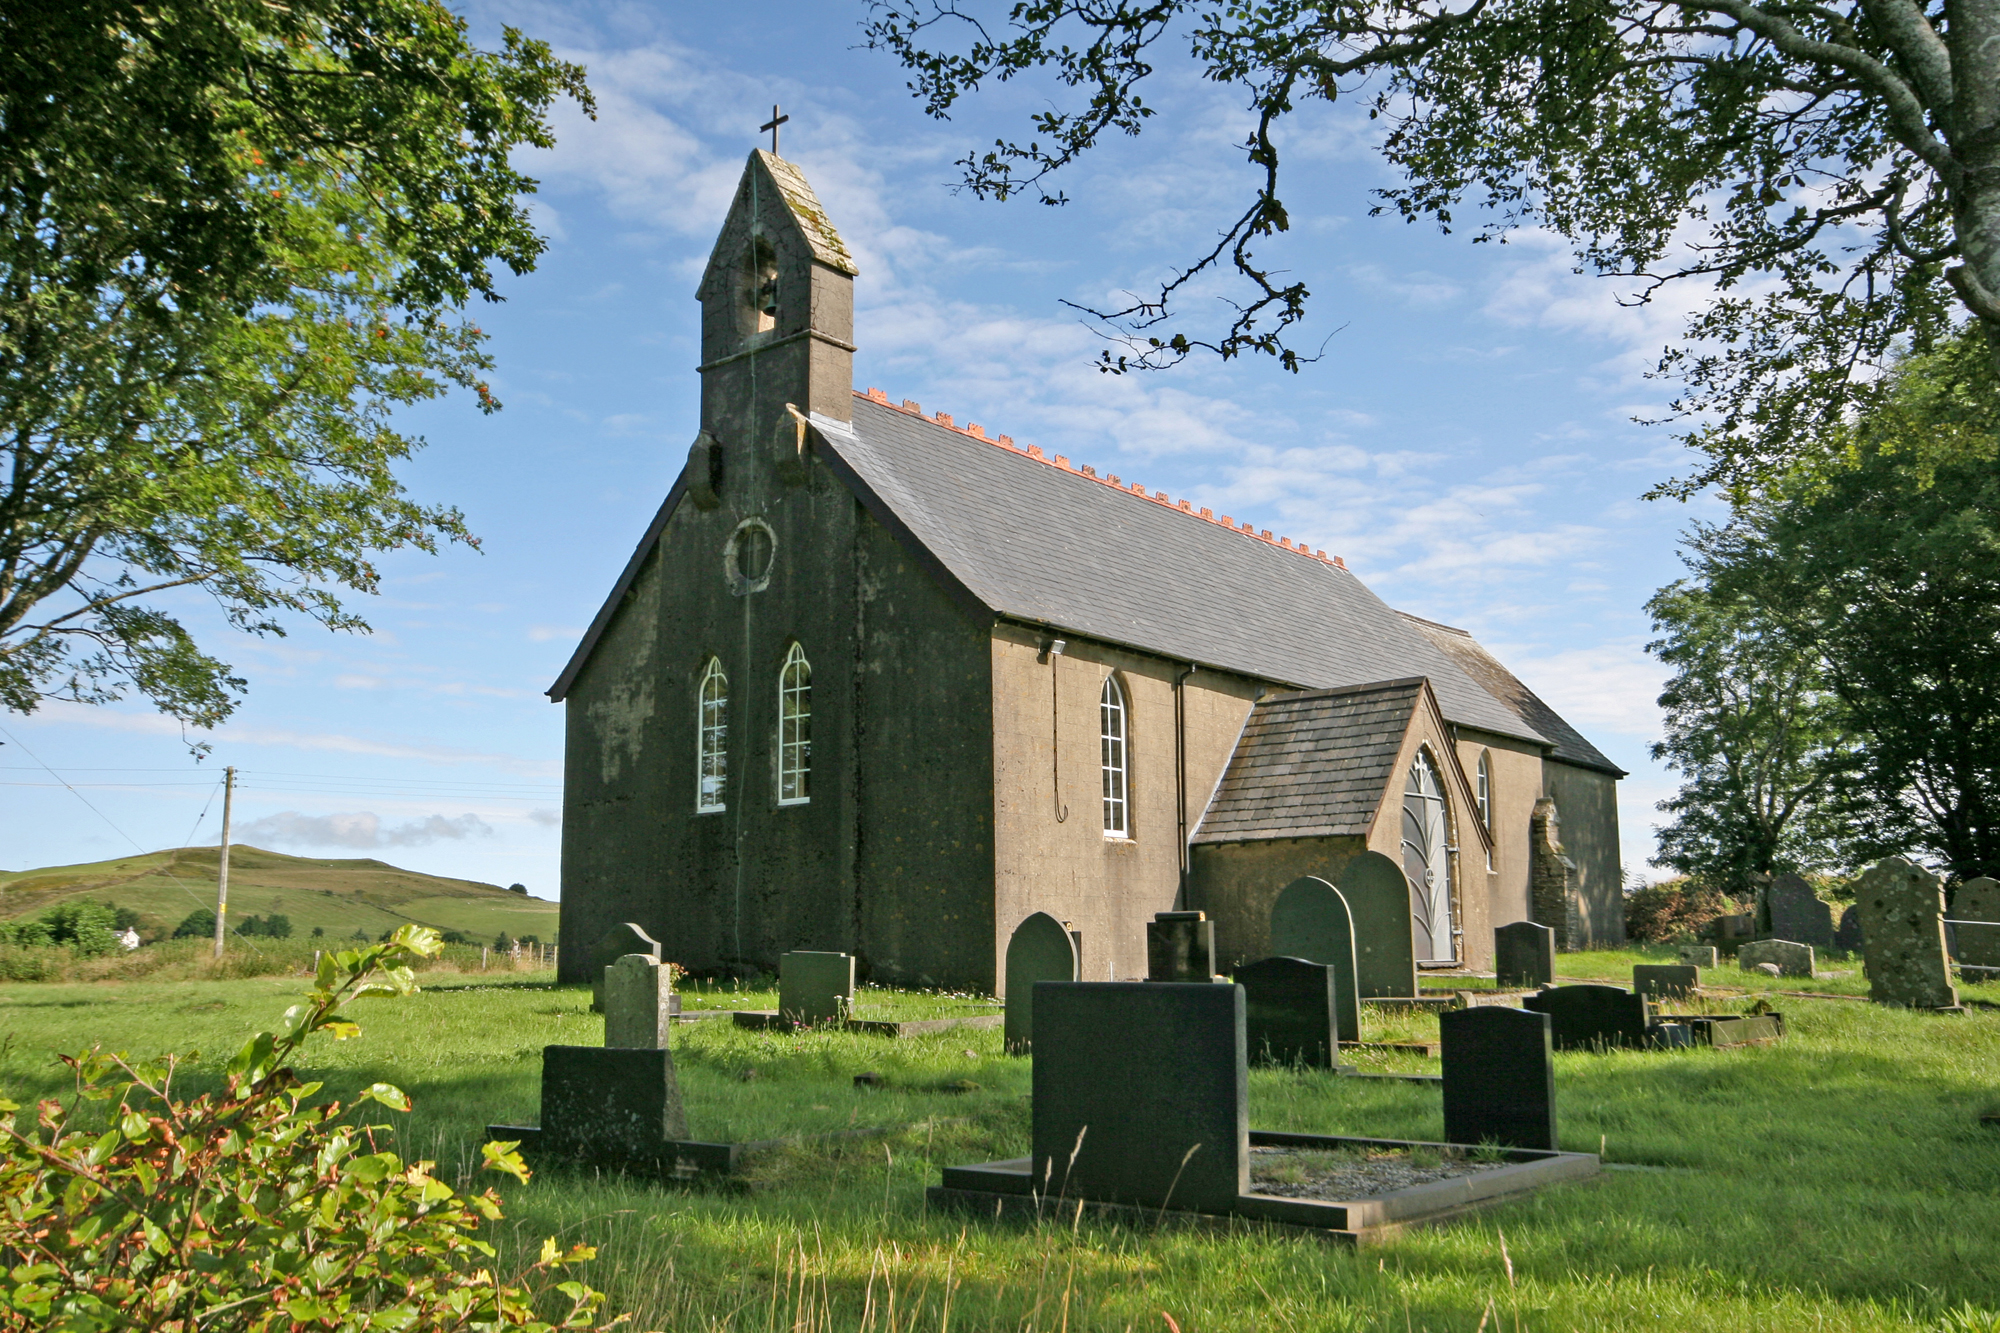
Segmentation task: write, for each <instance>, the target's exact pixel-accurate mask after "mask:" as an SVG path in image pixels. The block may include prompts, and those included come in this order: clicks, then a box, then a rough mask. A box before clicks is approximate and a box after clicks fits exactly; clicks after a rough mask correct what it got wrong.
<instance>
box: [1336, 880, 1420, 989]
mask: <svg viewBox="0 0 2000 1333" xmlns="http://www.w3.org/2000/svg"><path fill="white" fill-rule="evenodd" d="M1340 896H1341V897H1342V898H1345V899H1346V900H1347V910H1348V911H1350V912H1352V913H1353V914H1354V974H1355V981H1356V985H1357V986H1358V987H1359V989H1360V991H1361V997H1362V998H1363V999H1373V998H1377V997H1382V996H1394V997H1398V998H1402V997H1407V996H1412V995H1415V994H1416V993H1417V950H1416V943H1415V939H1414V937H1413V936H1412V934H1411V929H1410V923H1411V916H1410V881H1409V880H1408V879H1406V878H1404V876H1403V868H1402V867H1401V866H1399V865H1397V864H1396V863H1395V862H1394V861H1391V860H1390V859H1389V858H1388V857H1386V856H1384V855H1382V853H1380V852H1363V853H1361V855H1359V856H1357V857H1355V858H1354V859H1353V860H1352V861H1349V862H1348V863H1347V865H1346V866H1344V867H1343V868H1342V869H1341V872H1340Z"/></svg>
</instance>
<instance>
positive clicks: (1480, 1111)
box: [1438, 1005, 1556, 1151]
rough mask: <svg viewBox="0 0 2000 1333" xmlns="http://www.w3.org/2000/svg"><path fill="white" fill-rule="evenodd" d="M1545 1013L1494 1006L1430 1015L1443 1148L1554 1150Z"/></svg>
mask: <svg viewBox="0 0 2000 1333" xmlns="http://www.w3.org/2000/svg"><path fill="white" fill-rule="evenodd" d="M1551 1030H1552V1024H1551V1021H1550V1017H1549V1015H1547V1014H1545V1013H1535V1012H1532V1011H1530V1010H1526V1009H1503V1008H1500V1007H1499V1006H1497V1005H1494V1006H1481V1007H1479V1008H1477V1009H1447V1010H1445V1011H1444V1012H1442V1013H1440V1014H1439V1015H1438V1045H1439V1047H1440V1050H1439V1054H1440V1055H1441V1056H1442V1057H1443V1062H1444V1137H1445V1142H1447V1143H1466V1144H1479V1143H1497V1144H1503V1145H1505V1146H1507V1147H1510V1148H1537V1149H1546V1150H1548V1151H1554V1150H1555V1148H1556V1066H1555V1057H1554V1056H1553V1055H1552V1054H1551Z"/></svg>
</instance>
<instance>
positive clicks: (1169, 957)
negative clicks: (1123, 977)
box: [1146, 912, 1215, 982]
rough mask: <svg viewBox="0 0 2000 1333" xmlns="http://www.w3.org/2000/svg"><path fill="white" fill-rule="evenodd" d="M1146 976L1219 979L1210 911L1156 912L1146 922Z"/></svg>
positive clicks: (1153, 979)
mask: <svg viewBox="0 0 2000 1333" xmlns="http://www.w3.org/2000/svg"><path fill="white" fill-rule="evenodd" d="M1146 980H1148V981H1170V982H1171V981H1208V982H1212V981H1214V980H1215V923H1214V922H1213V921H1210V920H1209V919H1208V914H1207V913H1206V912H1156V913H1155V914H1154V915H1153V919H1152V920H1151V921H1148V922H1147V923H1146Z"/></svg>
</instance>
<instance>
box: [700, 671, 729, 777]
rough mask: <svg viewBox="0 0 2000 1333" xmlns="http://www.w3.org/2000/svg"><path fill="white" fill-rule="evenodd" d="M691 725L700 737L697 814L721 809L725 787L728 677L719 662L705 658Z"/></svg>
mask: <svg viewBox="0 0 2000 1333" xmlns="http://www.w3.org/2000/svg"><path fill="white" fill-rule="evenodd" d="M696 699H697V700H698V702H697V704H696V706H695V726H696V729H697V731H698V732H699V735H700V743H699V744H700V755H701V757H700V760H699V762H698V763H697V765H696V770H695V795H694V808H695V810H696V811H697V812H699V813H706V812H707V811H710V810H723V809H726V808H727V806H726V804H725V803H724V801H723V796H724V792H725V789H726V788H727V787H728V785H729V676H728V675H727V674H726V673H725V672H724V671H723V669H722V659H721V658H717V657H711V658H709V659H708V669H707V670H706V671H703V672H702V673H701V689H700V690H699V691H697V693H696Z"/></svg>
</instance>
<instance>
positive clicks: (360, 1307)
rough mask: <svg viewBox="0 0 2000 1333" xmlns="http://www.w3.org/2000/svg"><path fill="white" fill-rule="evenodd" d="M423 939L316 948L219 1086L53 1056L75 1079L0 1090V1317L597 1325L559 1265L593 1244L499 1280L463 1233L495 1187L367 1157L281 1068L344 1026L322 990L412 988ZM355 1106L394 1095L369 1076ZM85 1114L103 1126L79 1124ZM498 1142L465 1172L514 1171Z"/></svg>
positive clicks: (594, 1299)
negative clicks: (276, 1012) (183, 1094)
mask: <svg viewBox="0 0 2000 1333" xmlns="http://www.w3.org/2000/svg"><path fill="white" fill-rule="evenodd" d="M440 948H441V945H440V943H439V941H438V938H437V933H436V932H435V931H432V930H429V929H426V928H424V927H421V926H405V927H403V928H402V929H401V930H399V931H397V932H396V935H395V937H394V938H393V939H392V940H390V941H389V942H388V943H386V944H378V945H372V946H369V947H366V948H361V949H353V950H346V951H343V952H340V953H328V954H325V955H323V956H322V957H321V959H320V965H319V972H318V975H317V977H316V978H315V981H314V985H313V988H312V990H311V991H310V992H308V994H307V997H306V1001H305V1003H303V1004H299V1005H294V1006H293V1007H292V1008H291V1009H290V1010H288V1011H286V1014H285V1026H284V1029H283V1031H281V1032H279V1033H277V1034H272V1033H269V1032H260V1033H258V1034H257V1035H256V1036H255V1037H253V1038H251V1039H250V1041H249V1042H248V1043H246V1044H245V1045H244V1047H243V1049H242V1050H241V1051H239V1052H238V1053H237V1055H236V1058H235V1059H234V1060H233V1061H231V1062H230V1065H229V1069H228V1088H227V1091H226V1092H222V1093H216V1094H203V1095H201V1096H198V1097H195V1098H193V1099H191V1100H181V1099H179V1098H177V1097H176V1096H175V1095H174V1093H173V1088H172V1083H173V1075H174V1062H173V1061H172V1060H171V1059H170V1060H168V1061H167V1062H166V1063H164V1064H161V1065H147V1064H134V1063H128V1062H127V1061H126V1059H125V1058H124V1057H123V1056H120V1055H107V1054H105V1053H103V1052H102V1051H101V1050H92V1051H89V1052H86V1053H84V1054H81V1055H76V1056H67V1057H64V1063H65V1064H67V1065H69V1066H70V1067H71V1068H72V1069H73V1070H74V1071H75V1074H76V1085H77V1096H76V1098H75V1099H74V1100H72V1101H71V1102H70V1104H69V1105H67V1106H65V1105H63V1104H62V1103H61V1102H58V1101H56V1100H54V1099H50V1100H47V1101H44V1102H42V1103H41V1104H40V1105H39V1106H37V1107H36V1108H34V1109H33V1110H32V1111H29V1110H26V1109H23V1108H21V1107H19V1106H17V1105H16V1104H14V1103H12V1102H6V1101H0V1265H4V1270H5V1271H4V1272H0V1330H5V1331H6V1333H13V1330H24V1331H25V1330H28V1329H34V1330H38V1331H43V1330H46V1331H47V1333H95V1330H108V1329H113V1328H120V1329H122V1328H134V1327H137V1328H148V1329H160V1330H172V1331H173V1333H195V1331H196V1330H197V1329H200V1330H203V1331H204V1333H207V1331H210V1330H214V1331H218V1333H219V1331H221V1330H242V1331H243V1333H276V1330H281V1329H282V1330H286V1333H303V1331H304V1330H334V1331H336V1333H360V1330H363V1329H423V1330H426V1331H427V1333H429V1331H430V1330H460V1329H463V1330H473V1329H478V1330H488V1329H521V1330H527V1331H528V1333H547V1331H549V1330H554V1329H586V1328H591V1327H594V1326H597V1325H596V1324H595V1321H596V1319H597V1316H598V1313H599V1310H600V1307H601V1306H602V1304H603V1300H604V1298H603V1296H602V1295H601V1294H600V1293H598V1292H596V1291H593V1290H591V1289H590V1288H589V1287H587V1286H585V1285H584V1284H583V1283H581V1282H577V1281H574V1280H563V1279H561V1277H560V1273H561V1270H562V1269H564V1268H567V1267H569V1266H571V1265H574V1264H577V1263H580V1262H582V1261H584V1260H587V1259H590V1258H592V1257H593V1256H594V1251H592V1250H591V1249H590V1248H589V1247H588V1246H581V1245H579V1246H575V1247H573V1248H571V1249H570V1250H568V1251H567V1252H564V1251H561V1250H559V1249H558V1248H557V1246H556V1242H555V1241H554V1239H553V1238H551V1239H549V1240H546V1241H545V1242H544V1243H543V1245H542V1249H541V1256H540V1259H539V1260H538V1261H537V1262H536V1263H535V1264H533V1265H531V1266H530V1267H529V1268H528V1269H527V1270H525V1272H523V1273H522V1274H521V1275H520V1276H519V1277H517V1278H515V1279H514V1280H513V1281H512V1282H503V1281H501V1280H500V1279H499V1278H498V1277H496V1276H495V1274H494V1272H493V1270H492V1269H491V1267H489V1266H488V1265H489V1264H490V1262H491V1260H492V1258H493V1255H494V1250H493V1248H492V1247H491V1246H489V1245H487V1244H486V1243H485V1242H484V1241H482V1240H480V1239H479V1238H478V1236H477V1234H476V1233H477V1232H478V1230H479V1228H480V1227H481V1226H482V1225H483V1224H484V1223H487V1222H492V1221H495V1220H497V1219H498V1218H499V1217H500V1216H501V1210H500V1199H499V1197H498V1195H496V1194H495V1193H494V1192H493V1191H492V1190H490V1189H489V1190H487V1191H484V1192H483V1193H480V1194H477V1195H469V1194H468V1195H461V1194H458V1193H457V1192H455V1191H454V1190H453V1189H452V1188H451V1187H450V1186H448V1185H446V1184H445V1183H444V1182H443V1181H441V1180H439V1179H438V1178H437V1177H436V1176H435V1175H433V1174H432V1163H429V1162H406V1161H404V1160H402V1159H401V1158H400V1157H398V1156H397V1155H396V1154H395V1153H390V1152H377V1151H375V1150H374V1148H375V1141H374V1135H375V1133H376V1131H378V1130H381V1129H384V1128H386V1127H385V1126H382V1125H364V1124H356V1123H351V1122H350V1121H349V1120H348V1119H347V1118H345V1117H343V1115H342V1113H341V1112H342V1108H341V1106H340V1105H339V1104H338V1103H337V1102H333V1101H326V1102H321V1103H317V1104H314V1103H313V1102H312V1100H311V1099H312V1098H313V1097H314V1096H315V1094H317V1093H318V1091H319V1089H320V1085H319V1084H317V1083H305V1082H301V1081H300V1080H299V1079H298V1077H297V1076H296V1075H295V1074H294V1073H293V1072H292V1070H291V1069H290V1068H289V1067H288V1062H289V1061H290V1060H291V1059H292V1058H293V1057H294V1056H295V1055H297V1054H298V1052H299V1050H300V1048H301V1047H302V1046H303V1045H304V1044H305V1042H306V1039H307V1038H309V1037H311V1036H312V1035H313V1034H315V1033H318V1032H325V1033H327V1034H328V1035H330V1036H332V1037H334V1038H336V1039H338V1040H345V1039H347V1038H350V1037H353V1036H356V1035H358V1034H359V1032H360V1028H359V1027H357V1026H356V1025H355V1024H354V1023H353V1022H351V1021H350V1020H348V1019H346V1018H344V1017H342V1016H341V1008H342V1006H343V1005H345V1004H346V1003H347V1002H348V1001H350V1000H353V999H355V998H358V997H360V996H364V995H404V994H408V993H410V992H412V991H414V990H415V989H416V983H415V980H414V977H413V974H412V972H411V969H410V966H409V964H410V963H412V962H414V961H416V960H418V959H422V958H427V957H430V956H433V955H435V954H436V953H437V952H438V950H439V949H440ZM86 1103H97V1104H101V1105H103V1106H104V1108H105V1115H104V1116H103V1117H98V1116H93V1115H90V1114H88V1113H87V1112H86V1107H85V1104H86ZM361 1103H374V1104H376V1105H379V1106H382V1107H386V1108H388V1109H390V1110H396V1111H404V1110H408V1109H409V1099H408V1098H407V1097H406V1096H404V1094H403V1093H402V1092H401V1091H399V1090H397V1089H396V1088H393V1087H390V1086H389V1085H388V1084H386V1083H377V1084H375V1085H374V1086H372V1087H370V1088H368V1089H367V1090H366V1091H365V1092H363V1093H361V1094H360V1096H359V1097H357V1098H356V1105H357V1106H359V1105H360V1104H361ZM99 1119H108V1121H109V1127H108V1128H100V1127H98V1126H97V1125H95V1124H89V1123H86V1122H87V1121H92V1120H99ZM513 1147H514V1145H512V1144H495V1143H488V1144H487V1145H486V1146H485V1157H486V1166H487V1167H488V1168H489V1169H491V1170H495V1171H500V1172H503V1173H505V1174H507V1175H511V1176H514V1177H516V1178H517V1179H521V1180H526V1179H527V1177H528V1172H527V1169H526V1168H525V1167H524V1166H523V1165H522V1162H521V1159H520V1157H519V1155H517V1154H516V1153H515V1152H514V1151H513ZM542 1307H546V1308H547V1309H549V1310H553V1311H555V1313H554V1314H553V1316H552V1318H553V1320H554V1322H550V1320H549V1319H548V1318H544V1316H543V1314H542V1313H541V1312H540V1311H541V1309H542ZM622 1322H623V1318H622V1317H621V1318H620V1319H617V1320H613V1321H612V1323H613V1324H617V1323H622ZM604 1327H609V1325H605V1326H604Z"/></svg>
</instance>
